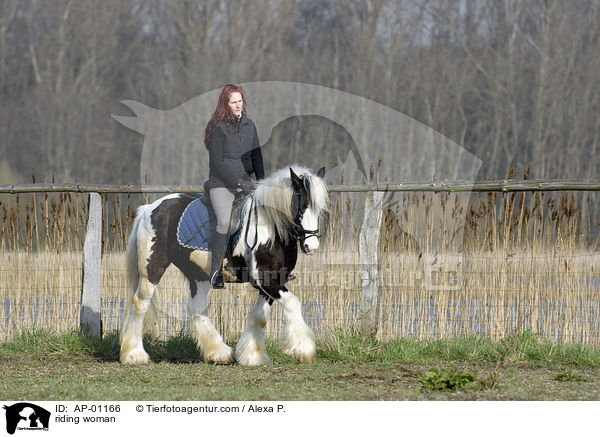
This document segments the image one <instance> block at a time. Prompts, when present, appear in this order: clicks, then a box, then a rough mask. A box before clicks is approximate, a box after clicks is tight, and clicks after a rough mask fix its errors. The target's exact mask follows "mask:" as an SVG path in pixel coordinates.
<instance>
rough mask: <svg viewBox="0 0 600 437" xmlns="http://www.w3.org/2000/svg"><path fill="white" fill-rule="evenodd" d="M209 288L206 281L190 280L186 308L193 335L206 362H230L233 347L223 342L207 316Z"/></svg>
mask: <svg viewBox="0 0 600 437" xmlns="http://www.w3.org/2000/svg"><path fill="white" fill-rule="evenodd" d="M210 288H211V287H210V282H208V281H193V280H190V298H189V300H188V304H187V308H188V312H189V313H190V320H191V324H192V328H193V333H194V337H195V338H196V343H197V345H198V349H200V351H201V352H202V354H203V356H204V361H205V362H206V363H215V364H231V363H233V362H234V356H233V349H232V348H230V347H229V346H227V344H225V342H224V341H223V337H221V334H219V331H217V330H216V328H215V327H214V325H213V324H212V322H211V321H210V319H209V318H208V316H207V314H208V291H209V290H210Z"/></svg>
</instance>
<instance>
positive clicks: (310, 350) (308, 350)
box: [283, 343, 317, 364]
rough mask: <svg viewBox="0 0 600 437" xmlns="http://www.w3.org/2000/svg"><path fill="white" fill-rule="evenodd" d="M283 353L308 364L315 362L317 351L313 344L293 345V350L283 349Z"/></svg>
mask: <svg viewBox="0 0 600 437" xmlns="http://www.w3.org/2000/svg"><path fill="white" fill-rule="evenodd" d="M283 353H285V354H287V355H291V356H293V357H294V358H296V359H297V360H298V361H300V362H301V363H304V364H310V363H312V362H314V361H315V357H316V355H317V349H316V348H315V345H314V343H306V344H304V345H295V346H294V347H293V348H286V349H283Z"/></svg>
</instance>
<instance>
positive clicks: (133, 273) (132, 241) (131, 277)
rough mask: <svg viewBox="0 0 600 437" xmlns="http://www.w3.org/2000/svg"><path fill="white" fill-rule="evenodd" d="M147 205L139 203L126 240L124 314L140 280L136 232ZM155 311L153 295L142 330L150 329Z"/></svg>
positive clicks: (129, 307) (127, 311) (152, 325)
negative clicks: (126, 291)
mask: <svg viewBox="0 0 600 437" xmlns="http://www.w3.org/2000/svg"><path fill="white" fill-rule="evenodd" d="M149 207H150V205H141V206H140V207H138V209H137V211H136V214H135V220H134V221H133V226H132V227H131V233H130V234H129V239H128V240H127V252H126V253H127V255H126V256H127V285H128V288H129V290H128V294H127V296H126V299H125V314H126V315H127V314H129V310H130V309H131V305H132V304H133V295H134V294H135V292H136V291H137V288H138V284H139V282H140V271H139V269H140V265H139V258H138V244H137V243H138V232H139V228H140V222H141V221H142V220H143V218H144V214H145V212H146V210H147V209H148V208H149ZM156 311H157V310H156V305H155V302H154V297H153V298H152V302H151V303H150V307H149V308H148V312H147V313H146V317H145V318H144V331H152V328H153V327H154V322H155V321H156V314H157V312H156ZM124 323H125V324H126V323H127V320H125V321H124ZM123 332H124V329H121V333H123Z"/></svg>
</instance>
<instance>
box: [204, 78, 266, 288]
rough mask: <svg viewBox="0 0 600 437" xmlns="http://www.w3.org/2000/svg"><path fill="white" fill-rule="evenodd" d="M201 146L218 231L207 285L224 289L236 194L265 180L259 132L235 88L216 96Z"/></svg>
mask: <svg viewBox="0 0 600 437" xmlns="http://www.w3.org/2000/svg"><path fill="white" fill-rule="evenodd" d="M204 144H205V146H206V148H207V149H208V152H209V158H210V171H209V177H208V181H207V183H206V184H205V192H208V193H209V196H210V201H211V203H212V206H213V209H214V212H215V215H216V217H217V229H216V232H215V235H214V238H213V241H212V266H211V274H210V282H211V285H212V287H213V288H223V287H224V286H225V284H224V283H223V269H222V264H223V256H224V255H225V249H226V245H227V241H228V238H229V235H228V232H227V231H228V230H229V219H230V217H231V207H232V205H233V200H234V198H235V195H236V193H240V192H242V191H244V190H247V189H250V188H251V187H252V186H253V183H252V181H251V178H250V175H252V173H254V176H255V177H256V180H260V179H263V178H264V177H265V170H264V166H263V159H262V153H261V151H260V144H259V142H258V132H257V131H256V126H255V125H254V122H253V121H252V120H250V119H249V118H247V117H246V96H245V93H244V90H243V89H242V87H241V86H238V85H232V84H229V85H226V86H225V87H224V88H223V89H222V90H221V94H220V95H219V100H218V102H217V109H215V112H214V114H213V115H212V118H211V119H210V121H209V122H208V124H207V126H206V131H205V135H204Z"/></svg>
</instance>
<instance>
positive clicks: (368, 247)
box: [358, 191, 384, 335]
mask: <svg viewBox="0 0 600 437" xmlns="http://www.w3.org/2000/svg"><path fill="white" fill-rule="evenodd" d="M383 194H384V193H383V192H382V191H371V192H368V193H367V195H366V197H365V213H364V218H363V224H362V227H361V230H360V237H359V245H358V251H359V257H360V276H361V283H362V299H361V302H360V317H359V320H360V331H361V333H362V334H364V335H375V334H377V327H378V324H379V290H380V288H381V276H380V275H379V237H380V233H381V223H382V218H383Z"/></svg>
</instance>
